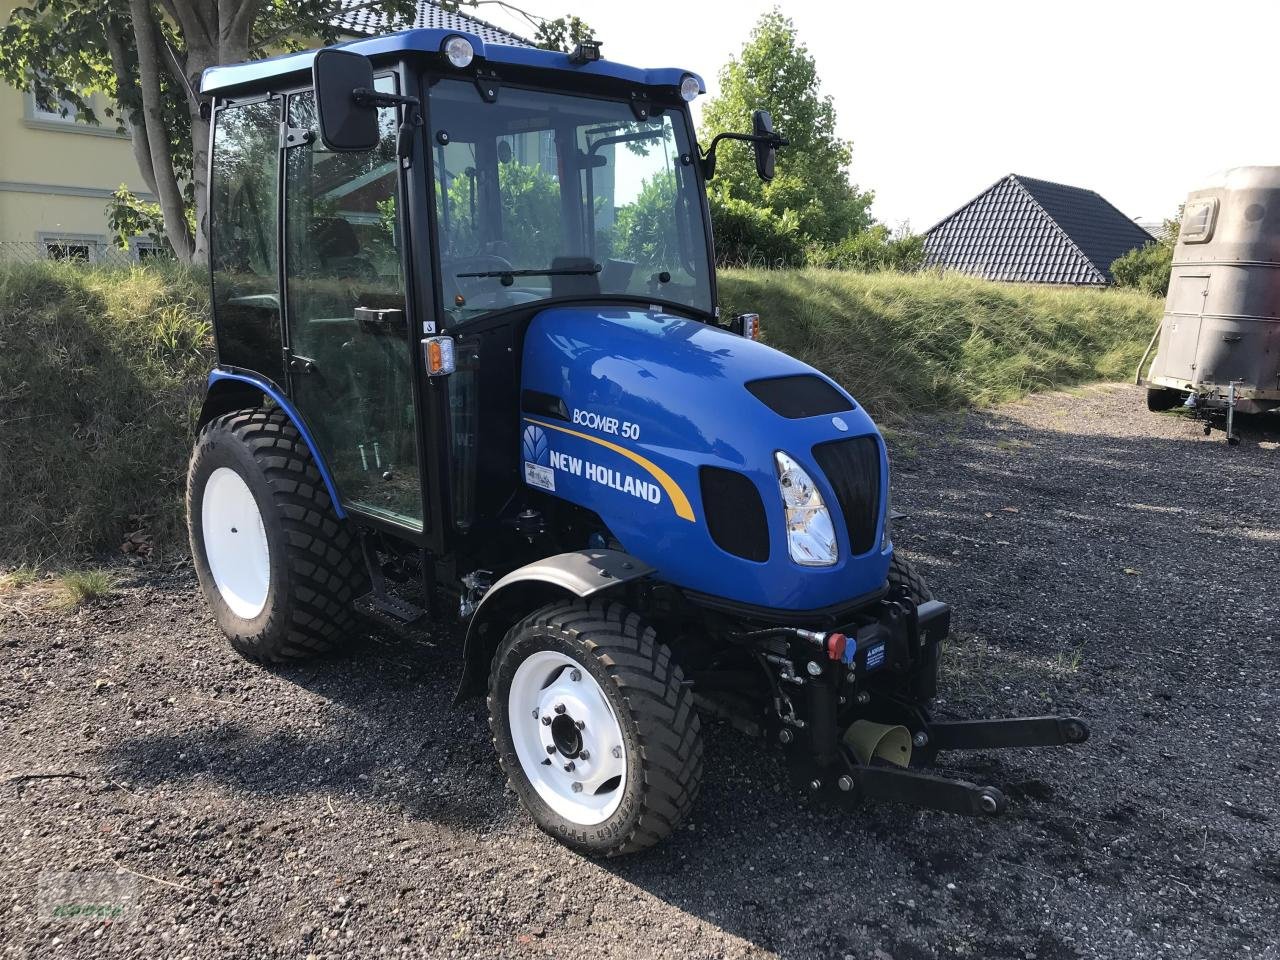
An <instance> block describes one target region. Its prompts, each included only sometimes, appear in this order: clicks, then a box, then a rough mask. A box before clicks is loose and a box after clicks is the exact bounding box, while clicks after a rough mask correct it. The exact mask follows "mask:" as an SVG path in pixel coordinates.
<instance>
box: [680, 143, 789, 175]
mask: <svg viewBox="0 0 1280 960" xmlns="http://www.w3.org/2000/svg"><path fill="white" fill-rule="evenodd" d="M721 140H738V141H740V142H742V143H751V144H755V143H763V144H767V145H768V146H771V147H774V148H775V149H776V148H778V147H789V146H790V145H791V141H790V140H788V139H787V138H786V137H781V136H779V135H778V134H776V133H774V134H771V135H770V136H767V137H765V136H757V135H756V134H754V133H717V134H716V135H715V136H714V137H713V138H712V140H711V142H710V143H709V144H707V150H706V152H705V153H704V154H703V155H702V179H704V180H710V179H711V178H712V177H714V176H715V175H716V147H717V146H718V145H719V143H720V141H721Z"/></svg>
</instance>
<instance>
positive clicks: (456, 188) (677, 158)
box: [431, 80, 711, 323]
mask: <svg viewBox="0 0 1280 960" xmlns="http://www.w3.org/2000/svg"><path fill="white" fill-rule="evenodd" d="M431 144H432V146H433V149H434V150H435V204H436V218H437V224H438V226H439V230H440V242H439V255H440V260H441V264H440V266H441V276H442V280H443V283H444V290H443V301H444V303H443V306H444V310H445V312H446V314H447V315H448V317H449V319H450V320H451V322H453V323H458V322H461V321H463V320H468V319H471V318H473V317H477V316H481V315H483V314H486V313H491V312H493V311H495V310H502V309H506V308H509V307H514V306H518V305H520V304H525V303H534V302H536V301H538V300H545V299H549V298H552V297H574V296H598V295H602V296H608V295H611V294H612V295H619V294H625V295H630V296H637V297H647V298H651V299H653V300H655V301H666V302H674V303H678V304H681V305H684V306H688V307H691V308H693V309H696V310H701V311H705V312H707V313H710V312H711V281H710V276H711V270H710V265H709V264H708V262H707V243H706V234H705V230H704V228H703V223H702V204H701V200H700V199H699V195H698V191H697V181H696V179H695V177H696V176H697V172H698V166H697V164H696V163H694V162H693V157H694V148H693V145H692V144H691V143H690V142H689V134H688V127H687V125H686V123H685V122H684V117H683V115H682V114H681V113H679V112H677V111H676V110H675V109H674V108H671V109H668V110H667V111H665V112H663V113H661V114H660V115H658V116H656V117H652V118H651V119H650V120H648V121H645V122H640V121H637V120H636V117H635V114H634V113H633V112H632V110H631V107H630V105H629V104H627V103H624V102H620V101H611V100H596V99H591V98H587V97H576V96H568V95H564V94H557V93H547V92H542V91H530V90H515V89H511V88H508V87H503V88H501V89H500V90H499V91H498V99H497V102H496V103H485V102H484V101H483V100H482V99H481V98H480V95H479V93H478V92H477V90H476V87H475V85H474V84H472V83H469V82H466V81H462V80H441V81H439V82H437V83H436V84H435V85H434V86H433V87H432V88H431Z"/></svg>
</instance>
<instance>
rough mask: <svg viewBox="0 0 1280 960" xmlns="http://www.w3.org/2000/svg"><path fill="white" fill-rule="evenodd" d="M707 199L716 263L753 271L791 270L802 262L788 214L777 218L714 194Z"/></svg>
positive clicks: (796, 228)
mask: <svg viewBox="0 0 1280 960" xmlns="http://www.w3.org/2000/svg"><path fill="white" fill-rule="evenodd" d="M709 199H710V202H711V225H712V229H713V230H714V231H715V238H716V260H717V262H719V263H722V264H734V265H738V266H756V267H784V266H795V265H798V264H800V263H803V262H804V258H805V239H804V237H803V236H802V235H801V233H800V223H799V220H798V219H797V218H796V217H795V215H794V213H793V212H792V211H787V212H786V213H784V214H782V215H781V216H778V215H777V214H775V213H774V212H773V211H772V210H769V209H767V208H765V207H759V206H756V205H755V204H753V203H750V202H749V201H746V200H738V199H736V198H734V197H731V196H729V195H728V193H725V192H723V191H718V190H717V191H714V192H713V193H712V194H711V195H710V198H709Z"/></svg>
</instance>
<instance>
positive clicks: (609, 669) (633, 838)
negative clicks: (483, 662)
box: [488, 600, 702, 856]
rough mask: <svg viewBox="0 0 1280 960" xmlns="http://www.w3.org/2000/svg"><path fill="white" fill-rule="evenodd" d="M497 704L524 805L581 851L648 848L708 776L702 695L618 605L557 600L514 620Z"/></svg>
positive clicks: (502, 748)
mask: <svg viewBox="0 0 1280 960" xmlns="http://www.w3.org/2000/svg"><path fill="white" fill-rule="evenodd" d="M488 704H489V726H490V729H491V730H492V732H493V744H494V747H495V749H496V750H497V752H498V761H499V763H500V764H501V765H502V769H503V770H504V771H505V773H506V774H507V778H508V780H509V782H510V783H511V786H512V788H513V789H514V790H515V792H516V794H517V796H519V798H520V801H521V803H522V804H523V805H524V807H525V809H526V810H528V811H529V813H530V814H531V815H532V816H533V819H534V822H535V823H537V825H538V826H539V827H540V828H541V829H542V830H544V831H545V832H546V833H548V834H550V835H551V836H553V837H555V838H556V839H558V840H560V841H561V842H563V843H565V844H566V845H568V846H570V847H572V848H574V849H576V850H579V851H581V852H583V853H588V854H596V855H605V856H616V855H618V854H623V853H633V852H635V851H637V850H643V849H644V848H646V847H650V846H653V845H654V844H655V843H657V842H658V841H660V840H662V839H663V838H664V837H666V836H667V835H668V834H670V833H671V832H672V831H673V830H674V829H675V828H676V827H677V826H678V825H679V823H680V821H681V820H683V819H684V817H685V815H686V814H687V813H688V812H689V809H690V808H691V807H692V806H693V803H694V800H695V798H696V797H697V793H698V787H699V784H700V783H701V780H702V736H701V725H700V722H699V719H698V714H697V711H696V710H695V709H694V705H693V694H692V692H691V690H690V689H689V688H688V687H687V686H685V684H684V674H683V673H682V672H681V670H680V667H679V665H677V664H676V662H675V660H674V659H673V658H672V656H671V651H670V650H669V649H668V648H667V647H666V646H665V645H664V644H662V643H660V642H659V641H658V639H657V635H656V634H655V633H654V631H653V628H652V627H650V626H648V625H646V624H645V623H644V622H643V621H642V620H641V619H640V617H639V616H637V615H636V614H634V613H631V612H629V611H628V610H627V609H626V608H625V607H623V606H621V605H619V604H616V603H606V602H602V601H593V602H587V601H581V600H578V601H566V602H561V603H555V604H551V605H550V606H546V607H543V608H542V609H540V610H538V611H536V612H535V613H533V614H532V615H531V616H529V617H527V618H526V619H525V620H523V621H522V622H521V623H519V624H517V625H516V626H514V627H512V628H511V630H510V631H509V632H508V633H507V635H506V638H505V639H504V640H503V642H502V644H501V646H500V647H499V648H498V651H497V653H496V654H495V656H494V660H493V667H492V670H491V671H490V675H489V696H488Z"/></svg>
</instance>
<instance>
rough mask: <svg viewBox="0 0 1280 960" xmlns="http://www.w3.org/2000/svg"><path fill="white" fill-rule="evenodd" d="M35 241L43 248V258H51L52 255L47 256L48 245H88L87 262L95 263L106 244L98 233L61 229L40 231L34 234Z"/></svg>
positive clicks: (104, 238) (103, 237)
mask: <svg viewBox="0 0 1280 960" xmlns="http://www.w3.org/2000/svg"><path fill="white" fill-rule="evenodd" d="M36 243H38V244H40V246H41V247H42V248H43V249H44V252H45V259H46V260H53V259H55V258H54V257H51V256H49V247H50V246H51V245H57V244H63V245H65V246H69V247H76V246H82V247H88V248H89V260H88V262H89V263H96V262H97V260H98V255H99V253H101V251H102V248H103V247H105V246H106V245H107V238H106V237H105V236H104V235H102V234H100V233H64V232H62V231H41V232H39V233H37V234H36Z"/></svg>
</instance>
